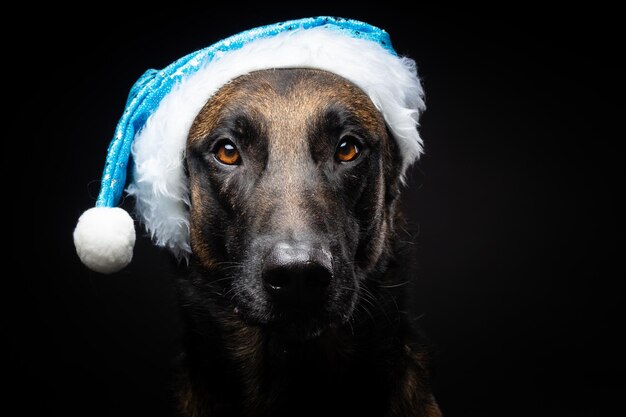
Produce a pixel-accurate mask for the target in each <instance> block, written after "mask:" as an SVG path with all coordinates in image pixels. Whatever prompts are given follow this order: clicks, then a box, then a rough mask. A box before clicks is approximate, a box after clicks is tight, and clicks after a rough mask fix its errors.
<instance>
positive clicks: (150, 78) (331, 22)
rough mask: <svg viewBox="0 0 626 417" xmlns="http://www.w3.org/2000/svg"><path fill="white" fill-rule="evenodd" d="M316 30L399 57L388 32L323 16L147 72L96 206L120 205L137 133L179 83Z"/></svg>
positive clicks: (116, 139)
mask: <svg viewBox="0 0 626 417" xmlns="http://www.w3.org/2000/svg"><path fill="white" fill-rule="evenodd" d="M316 27H326V28H329V29H334V30H339V31H342V32H344V33H346V34H348V35H349V36H351V37H354V38H360V39H366V40H369V41H373V42H377V43H379V44H380V45H381V46H382V47H383V48H385V49H387V50H388V51H389V53H391V54H393V55H396V52H395V51H394V50H393V47H392V46H391V40H390V39H389V35H388V34H387V32H385V31H384V30H382V29H379V28H377V27H375V26H372V25H369V24H367V23H363V22H359V21H357V20H352V19H343V18H338V17H326V16H321V17H310V18H305V19H298V20H290V21H287V22H281V23H275V24H272V25H268V26H261V27H258V28H254V29H250V30H247V31H245V32H241V33H239V34H237V35H234V36H231V37H229V38H226V39H223V40H221V41H219V42H217V43H215V44H213V45H211V46H209V47H207V48H205V49H201V50H199V51H196V52H192V53H191V54H189V55H187V56H185V57H183V58H180V59H179V60H177V61H175V62H174V63H172V64H170V65H169V66H168V67H166V68H164V69H162V70H160V71H158V70H154V69H150V70H148V71H146V73H145V74H143V75H142V76H141V78H139V80H138V81H137V82H136V83H135V85H134V86H133V87H132V89H131V90H130V94H129V96H128V101H127V102H126V108H125V110H124V113H123V115H122V117H121V119H120V121H119V122H118V124H117V128H116V129H115V134H114V136H113V140H112V141H111V143H110V145H109V149H108V152H107V157H106V163H105V167H104V173H103V175H102V183H101V185H100V193H99V194H98V199H97V201H96V206H97V207H115V206H117V204H118V203H119V201H120V199H121V197H122V193H123V192H124V188H125V186H126V172H127V170H128V163H129V158H130V150H131V145H132V143H133V139H134V138H135V134H137V133H138V132H139V131H140V130H141V128H142V127H143V126H144V124H145V123H146V120H148V117H149V116H150V115H151V114H152V113H153V112H154V111H155V110H156V109H157V107H158V106H159V104H160V103H161V100H162V99H163V97H165V96H166V95H167V94H168V93H169V92H170V91H171V90H172V88H173V87H174V85H176V83H178V82H179V81H180V80H181V79H183V78H184V77H186V76H188V75H190V74H193V73H194V72H196V71H197V70H198V69H200V68H201V67H202V66H204V65H205V64H206V63H207V62H210V61H211V60H212V59H213V58H214V57H215V54H216V53H224V52H228V51H233V50H237V49H239V48H241V47H242V46H244V45H246V44H248V43H250V42H252V41H254V40H256V39H261V38H267V37H271V36H274V35H277V34H279V33H282V32H287V31H290V30H295V29H311V28H316Z"/></svg>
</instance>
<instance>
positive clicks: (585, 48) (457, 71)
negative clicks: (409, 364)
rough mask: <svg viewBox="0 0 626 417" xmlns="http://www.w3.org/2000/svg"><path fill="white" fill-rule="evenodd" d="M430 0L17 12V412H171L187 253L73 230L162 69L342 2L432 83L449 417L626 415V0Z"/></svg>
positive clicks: (437, 381)
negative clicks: (460, 2) (107, 265)
mask: <svg viewBox="0 0 626 417" xmlns="http://www.w3.org/2000/svg"><path fill="white" fill-rule="evenodd" d="M416 6H417V7H416V10H417V12H416V13H410V12H405V11H403V10H402V9H401V8H399V7H397V6H393V5H392V4H391V3H389V4H387V3H385V4H376V5H375V6H374V5H372V6H369V7H366V8H364V6H363V5H361V6H359V7H332V8H329V7H308V6H301V7H291V8H277V7H276V8H274V10H273V9H272V8H268V7H260V6H256V7H252V8H249V7H246V6H245V5H243V4H236V5H234V6H233V8H231V9H230V10H228V11H221V10H216V9H215V8H210V7H208V6H206V7H202V8H184V10H176V9H175V8H173V7H170V8H168V9H167V10H165V9H164V10H161V9H159V8H158V7H157V6H148V5H146V8H145V9H146V10H144V11H143V12H141V13H139V12H138V11H136V12H130V11H127V10H123V9H122V10H121V11H120V12H119V13H117V12H118V10H112V9H111V10H108V9H106V8H101V9H100V10H96V11H94V12H86V11H85V12H80V11H79V15H80V17H79V18H74V17H70V16H69V14H68V13H69V11H63V10H59V9H55V10H41V9H37V10H36V13H35V14H36V16H34V13H33V11H28V13H26V12H24V13H23V14H20V15H18V16H14V17H13V18H15V19H18V22H19V23H20V24H19V27H20V28H21V29H20V31H19V33H16V34H13V36H9V35H5V38H6V39H7V43H8V46H7V47H6V48H7V49H6V50H5V58H10V59H9V60H8V63H9V65H5V68H8V69H9V73H8V75H7V76H5V83H6V84H5V88H6V91H11V90H12V89H13V88H14V87H16V86H25V89H24V88H21V87H20V93H19V95H18V98H22V99H24V100H14V101H12V103H15V105H14V107H17V112H15V116H14V117H11V118H10V120H8V121H6V123H7V124H8V126H9V127H11V126H15V127H16V128H17V129H16V130H14V131H13V133H11V136H10V137H8V138H5V141H6V142H7V143H12V144H13V145H16V147H15V149H14V150H11V151H7V154H5V156H4V157H3V161H4V168H3V170H4V171H5V187H10V188H9V189H8V190H6V193H7V194H8V196H7V200H5V201H7V202H8V204H7V205H8V206H9V207H10V210H11V211H10V217H8V218H7V219H6V222H7V223H10V229H11V233H12V235H11V240H10V241H9V243H11V244H12V245H11V250H10V251H9V259H8V263H7V265H15V266H17V267H18V268H17V272H9V273H7V274H6V276H7V279H6V282H7V283H12V284H17V285H15V288H13V286H12V285H11V286H7V287H5V288H6V290H5V291H3V295H4V297H3V298H5V299H6V302H5V303H4V306H5V321H6V323H7V326H8V329H9V330H10V331H11V332H10V333H8V334H7V333H6V332H5V335H7V336H5V337H3V342H4V344H6V345H8V347H9V349H8V352H9V353H7V354H6V355H7V356H6V357H5V360H6V361H7V365H8V366H9V367H10V368H16V369H17V372H16V373H15V374H8V376H7V377H6V378H7V382H9V384H10V386H12V387H13V388H14V389H12V390H11V391H10V393H11V395H10V396H9V401H10V402H13V403H14V404H15V405H16V406H17V407H18V409H19V410H22V411H21V412H19V413H17V414H19V415H30V414H32V415H35V414H41V413H50V412H59V413H62V414H63V415H81V416H83V415H88V416H131V415H132V416H143V415H145V416H148V415H149V416H155V417H156V416H167V415H170V413H171V410H172V405H171V401H170V392H169V372H170V370H171V365H170V364H171V360H172V358H173V357H174V355H175V354H176V351H177V348H178V337H179V332H178V325H179V324H178V322H177V317H176V308H175V299H174V295H173V286H172V276H173V274H174V266H173V261H172V260H171V259H170V257H169V255H168V254H167V253H166V252H164V251H160V250H158V249H156V248H155V247H153V246H152V245H151V243H150V242H149V239H148V238H146V237H145V235H144V234H141V233H140V235H141V237H140V239H139V241H138V243H137V247H136V251H135V259H134V261H133V263H132V264H131V266H129V267H128V268H127V269H126V270H124V271H123V272H121V273H119V274H115V275H112V276H102V275H98V274H95V273H91V272H89V271H87V270H86V268H84V267H83V266H82V265H81V264H80V262H79V260H78V258H77V256H76V255H75V252H74V249H73V244H72V241H71V232H72V230H73V228H74V225H75V222H76V220H77V218H78V217H79V215H80V214H81V213H82V211H84V210H85V209H87V208H89V207H90V206H92V205H93V203H94V201H95V197H96V195H97V192H98V181H99V177H100V174H101V170H102V167H103V161H104V156H105V152H106V147H107V145H108V141H109V139H110V137H111V136H112V133H113V130H114V128H115V124H116V123H117V120H118V119H119V117H120V116H121V113H122V111H123V106H124V103H125V100H126V96H127V94H128V92H129V90H130V87H131V85H132V84H133V83H134V81H135V80H136V79H137V78H138V77H139V76H140V75H141V74H142V73H143V71H144V70H145V69H147V68H162V67H165V66H166V65H168V64H169V63H171V62H172V61H174V60H175V59H177V58H179V57H181V56H183V55H185V54H187V53H189V52H191V51H194V50H196V49H199V48H202V47H205V46H207V45H209V44H211V43H213V42H215V41H217V40H219V39H221V38H223V37H225V36H228V35H231V34H234V33H237V32H239V31H241V30H245V29H248V28H250V27H254V26H258V25H260V24H267V23H273V22H276V21H281V20H285V19H290V18H298V17H304V16H313V15H322V14H329V15H339V16H344V17H353V18H356V19H360V20H364V21H367V22H369V23H372V24H374V25H377V26H379V27H383V28H385V29H387V31H389V32H390V34H391V37H392V41H393V43H394V46H395V48H396V50H397V51H398V52H399V53H400V54H405V55H409V56H411V57H413V58H415V59H416V60H417V63H418V67H419V72H420V75H421V76H422V78H423V82H424V86H425V89H426V92H427V105H428V110H427V111H426V113H425V114H424V116H423V118H422V128H421V132H422V136H423V138H424V140H425V143H426V155H425V156H424V157H423V158H422V160H421V161H420V162H419V164H418V166H417V167H416V168H415V169H414V170H413V171H412V175H411V178H410V180H409V185H408V187H407V188H406V189H405V193H404V200H405V206H406V209H407V214H408V215H409V217H410V220H411V223H412V225H413V227H414V229H415V230H417V231H418V232H417V237H416V248H417V258H418V259H417V261H418V264H419V268H418V280H417V284H416V285H415V297H416V309H417V311H418V312H419V313H420V314H421V318H420V323H421V325H422V328H423V329H424V330H425V332H426V334H427V335H428V336H429V338H430V339H431V340H432V342H433V344H434V345H435V357H434V375H433V384H434V390H435V394H436V397H437V398H438V400H439V402H440V405H441V408H442V410H443V412H444V415H445V416H448V417H456V416H525V415H536V416H544V415H545V416H566V415H567V416H596V415H604V414H606V413H608V412H616V411H617V410H620V409H622V410H623V406H622V404H623V400H624V398H625V394H626V389H625V388H626V387H625V385H624V372H625V364H624V359H623V352H624V351H625V350H626V349H625V347H626V346H625V344H624V342H623V341H622V340H621V339H622V335H623V332H624V320H623V317H624V316H623V313H624V309H623V307H624V306H623V304H624V276H625V274H624V267H623V265H624V260H625V257H624V222H623V220H622V218H623V215H624V210H623V204H622V203H621V198H622V196H623V193H624V185H623V182H622V179H623V177H624V162H625V158H624V151H623V147H624V146H623V145H624V143H623V142H624V139H625V135H624V133H623V130H622V129H621V125H622V124H623V121H624V111H625V110H626V109H625V105H624V92H625V89H624V81H623V77H624V75H625V74H626V72H625V71H624V68H623V67H621V66H620V65H619V63H618V61H619V60H620V59H621V58H620V55H623V52H624V48H623V40H624V36H623V28H622V29H620V27H619V25H622V24H623V22H620V21H619V20H618V15H619V13H618V12H617V11H615V10H609V9H602V8H601V7H599V6H596V8H595V9H593V10H592V9H588V8H586V9H572V8H570V9H563V10H558V11H554V12H547V11H546V10H543V9H540V8H536V9H533V8H532V7H531V6H527V8H524V9H522V8H521V6H515V5H508V6H507V8H506V10H505V9H484V10H478V9H473V10H472V11H465V12H461V11H457V12H452V11H451V10H447V11H441V10H440V11H438V12H433V11H426V10H421V8H420V6H419V5H416ZM516 7H517V8H516ZM181 9H183V8H182V7H181ZM72 13H76V10H73V11H72ZM7 18H8V19H10V18H11V17H9V16H7ZM98 19H100V21H101V23H98V22H97V21H96V20H98ZM26 35H30V36H33V35H34V38H35V39H37V41H36V42H27V41H24V40H23V39H27V38H28V37H27V36H26ZM12 113H13V112H12ZM13 164H15V166H14V165H13ZM124 206H125V207H126V208H128V209H132V202H130V201H126V202H125V203H124ZM618 210H619V211H618ZM3 275H4V274H3ZM5 328H6V327H5ZM13 375H15V376H13ZM13 393H14V394H13ZM622 412H623V411H622Z"/></svg>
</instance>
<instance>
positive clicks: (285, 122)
mask: <svg viewBox="0 0 626 417" xmlns="http://www.w3.org/2000/svg"><path fill="white" fill-rule="evenodd" d="M186 155H187V156H186V164H187V171H188V175H189V185H190V201H191V209H190V225H191V247H192V251H193V258H194V262H196V263H197V264H198V266H199V267H200V269H201V270H203V271H205V272H206V274H204V275H203V276H204V279H206V280H207V285H213V286H217V287H219V291H218V293H219V294H221V296H223V297H225V298H227V299H228V303H229V305H230V306H232V308H233V310H236V311H238V312H239V314H240V315H241V316H242V318H243V319H244V320H245V321H247V322H250V323H255V324H259V325H263V326H268V327H271V328H272V329H276V330H277V331H280V332H284V333H287V334H291V335H294V336H296V337H300V338H307V337H313V336H315V335H317V334H319V333H320V332H321V331H323V330H324V329H325V328H327V327H328V326H334V325H338V324H341V323H343V322H345V321H347V320H348V319H349V318H350V316H351V314H352V312H353V310H354V307H355V304H356V302H357V300H358V298H359V291H360V287H361V286H362V282H363V280H364V279H365V277H366V276H368V275H369V274H371V272H372V271H373V270H375V269H376V268H377V265H378V264H379V263H380V262H382V259H384V253H385V251H386V248H387V246H388V245H387V243H388V237H389V235H390V230H391V228H393V225H392V222H393V207H394V201H395V200H396V196H397V194H398V188H399V184H398V182H399V180H398V178H399V165H400V156H399V155H398V151H397V149H396V145H395V143H394V141H393V140H392V139H391V138H390V135H389V133H388V131H387V127H386V125H385V122H384V120H383V117H382V116H381V114H380V113H379V111H378V110H377V109H376V107H375V106H374V104H373V103H372V101H371V100H370V98H369V97H368V96H367V95H366V94H365V93H364V92H363V91H362V90H360V89H359V88H358V87H356V86H355V85H353V84H352V83H350V82H348V81H347V80H345V79H343V78H341V77H339V76H337V75H334V74H332V73H329V72H325V71H321V70H313V69H280V70H264V71H257V72H253V73H250V74H248V75H244V76H241V77H239V78H237V79H235V80H233V81H231V82H230V83H228V84H227V85H225V86H224V87H222V88H221V89H220V90H219V91H218V92H217V93H216V94H215V95H214V96H213V97H212V98H211V99H210V100H209V101H208V102H207V103H206V105H205V106H204V108H203V109H202V111H201V112H200V113H199V114H198V116H197V117H196V119H195V121H194V123H193V126H192V128H191V130H190V134H189V138H188V143H187V153H186Z"/></svg>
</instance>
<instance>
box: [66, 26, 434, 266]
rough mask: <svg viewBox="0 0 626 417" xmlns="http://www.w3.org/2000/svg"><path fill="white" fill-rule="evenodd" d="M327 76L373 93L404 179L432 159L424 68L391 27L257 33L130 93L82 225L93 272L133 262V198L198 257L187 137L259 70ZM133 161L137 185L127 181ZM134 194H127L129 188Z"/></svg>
mask: <svg viewBox="0 0 626 417" xmlns="http://www.w3.org/2000/svg"><path fill="white" fill-rule="evenodd" d="M296 67H298V68H318V69H323V70H327V71H330V72H333V73H336V74H337V75H340V76H342V77H344V78H346V79H348V80H350V81H351V82H353V83H354V84H356V85H357V86H358V87H360V88H361V89H363V91H364V92H365V93H367V94H368V96H369V97H370V98H371V100H372V102H373V103H374V105H375V106H376V107H377V108H378V109H379V110H380V112H381V114H382V115H383V117H384V118H385V121H386V123H387V125H388V127H389V128H390V131H391V133H392V135H393V137H394V138H395V139H396V140H397V142H398V144H399V147H400V149H401V151H402V155H403V169H402V175H404V172H405V170H406V168H407V167H408V166H409V165H410V164H411V163H412V162H414V161H415V160H416V159H417V158H418V157H419V155H420V153H421V151H422V141H421V138H420V136H419V133H418V131H417V125H418V119H419V115H420V113H421V112H422V111H423V109H424V102H423V91H422V88H421V85H420V82H419V79H418V77H417V72H416V67H415V62H414V61H413V60H411V59H409V58H405V57H400V56H398V55H397V54H396V52H395V51H394V49H393V47H392V45H391V41H390V38H389V35H388V34H387V32H385V31H384V30H382V29H379V28H377V27H375V26H372V25H369V24H367V23H363V22H359V21H356V20H351V19H341V18H332V17H323V16H322V17H314V18H305V19H299V20H291V21H287V22H281V23H276V24H272V25H268V26H262V27H258V28H255V29H251V30H248V31H245V32H242V33H239V34H237V35H234V36H231V37H229V38H226V39H223V40H221V41H219V42H217V43H215V44H213V45H211V46H209V47H207V48H205V49H201V50H199V51H196V52H193V53H191V54H189V55H187V56H185V57H183V58H180V59H179V60H177V61H175V62H174V63H172V64H171V65H169V66H168V67H166V68H164V69H162V70H160V71H159V70H154V69H151V70H148V71H147V72H146V73H145V74H144V75H142V76H141V77H140V78H139V80H138V81H137V82H136V83H135V85H134V86H133V87H132V89H131V91H130V95H129V97H128V101H127V102H126V108H125V110H124V113H123V114H122V117H121V119H120V121H119V122H118V125H117V128H116V129H115V134H114V137H113V140H112V141H111V143H110V145H109V148H108V152H107V157H106V161H105V168H104V173H103V176H102V182H101V186H100V193H99V195H98V198H97V201H96V207H94V208H92V209H89V210H87V211H86V212H85V213H83V215H82V216H81V217H80V218H79V220H78V224H77V226H76V229H75V230H74V243H75V246H76V250H77V253H78V255H79V257H80V259H81V261H82V262H83V263H84V264H85V265H86V266H88V267H89V268H91V269H93V270H95V271H98V272H102V273H112V272H116V271H118V270H120V269H122V268H123V267H124V266H126V265H127V264H128V263H130V261H131V259H132V252H133V246H134V242H135V229H134V222H133V220H132V218H131V217H130V216H129V215H128V213H126V212H125V211H124V210H122V209H121V208H117V207H116V206H117V205H118V204H119V202H120V199H121V197H122V194H123V192H124V190H125V189H126V191H127V193H128V194H130V195H133V196H134V197H135V199H136V213H137V216H138V217H139V219H140V220H141V221H142V223H143V224H144V225H145V227H146V229H147V230H148V231H149V233H150V235H151V237H152V238H153V240H154V242H155V243H156V244H157V245H159V246H163V247H166V248H168V249H169V250H170V251H171V252H172V253H173V254H174V255H175V256H177V257H179V258H185V257H187V256H188V254H189V253H190V251H191V249H190V246H189V221H188V204H189V201H188V190H187V188H186V187H187V185H186V181H185V177H184V176H185V173H184V169H183V156H184V155H183V153H184V148H185V143H186V138H187V135H188V132H189V129H190V127H191V124H192V123H193V120H194V118H195V117H196V115H197V114H198V113H199V112H200V110H201V109H202V107H203V106H204V104H205V103H206V102H207V100H208V99H209V98H210V97H211V96H212V95H213V94H215V92H216V91H217V90H218V89H219V88H220V87H222V86H223V85H225V84H226V83H227V82H228V81H230V80H232V79H234V78H236V77H238V76H240V75H244V74H246V73H249V72H251V71H255V70H262V69H270V68H296ZM131 154H132V157H133V158H132V161H133V166H132V167H130V169H131V170H132V171H131V172H132V181H131V183H130V184H128V185H127V183H126V174H127V171H128V169H129V166H128V165H129V161H131V158H130V156H131ZM126 187H127V188H126Z"/></svg>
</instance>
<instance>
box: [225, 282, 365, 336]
mask: <svg viewBox="0 0 626 417" xmlns="http://www.w3.org/2000/svg"><path fill="white" fill-rule="evenodd" d="M259 287H260V286H248V285H244V286H243V287H242V288H241V287H240V289H239V291H236V292H237V293H238V296H236V297H235V298H234V299H233V301H234V302H235V306H236V307H234V312H235V313H236V314H237V316H238V317H240V318H241V319H242V320H243V321H244V322H246V323H247V324H249V325H252V326H259V327H262V328H265V329H267V330H268V331H269V332H271V333H274V334H276V335H277V336H279V337H280V338H283V339H286V340H293V341H306V340H311V339H315V338H317V337H319V336H320V335H322V334H323V333H324V332H325V331H327V330H328V329H332V328H337V327H339V326H341V325H343V324H345V323H346V322H347V321H348V320H349V319H350V317H351V316H352V312H353V310H354V305H355V298H356V291H348V287H349V286H347V285H331V286H330V287H329V288H327V289H326V290H325V291H324V292H323V296H321V297H320V296H317V297H316V298H315V299H316V300H317V302H315V303H313V302H312V301H311V300H305V301H304V302H293V301H291V302H288V303H285V302H280V300H278V301H277V299H276V297H272V296H269V294H268V293H267V292H266V291H264V290H262V289H261V288H259Z"/></svg>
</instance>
